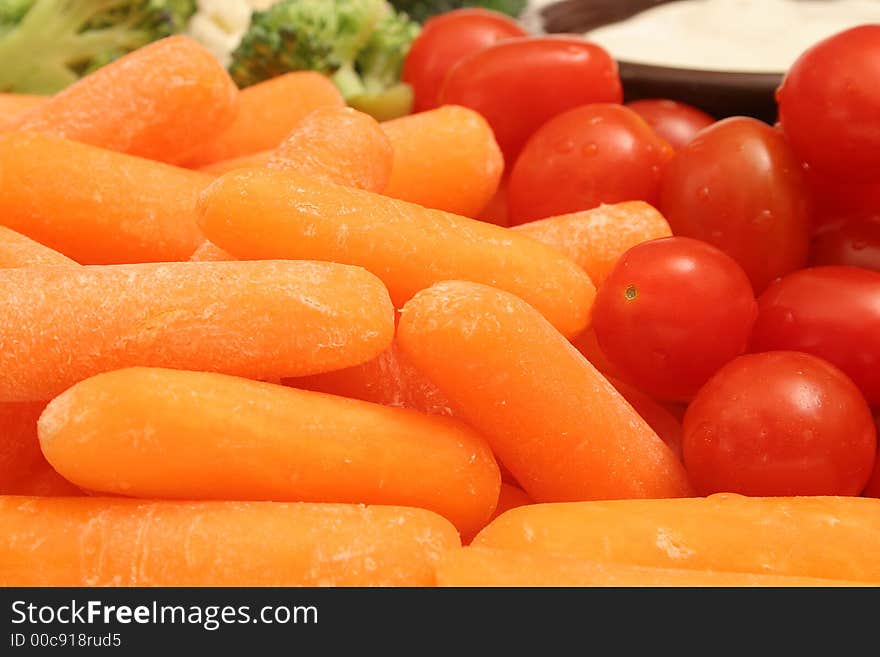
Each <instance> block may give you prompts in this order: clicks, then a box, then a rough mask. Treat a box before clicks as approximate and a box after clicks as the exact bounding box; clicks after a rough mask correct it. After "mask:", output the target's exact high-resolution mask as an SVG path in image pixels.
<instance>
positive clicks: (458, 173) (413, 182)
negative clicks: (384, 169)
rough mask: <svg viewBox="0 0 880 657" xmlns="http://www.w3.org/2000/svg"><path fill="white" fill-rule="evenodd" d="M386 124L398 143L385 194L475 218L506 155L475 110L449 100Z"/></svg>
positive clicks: (494, 186)
mask: <svg viewBox="0 0 880 657" xmlns="http://www.w3.org/2000/svg"><path fill="white" fill-rule="evenodd" d="M382 127H383V128H384V130H385V133H386V134H387V135H388V138H389V139H390V140H391V145H392V146H393V147H394V167H393V168H392V170H391V180H390V181H389V182H388V186H387V187H386V188H385V192H384V193H385V194H386V195H387V196H391V197H393V198H399V199H402V200H404V201H410V202H411V203H417V204H419V205H423V206H425V207H428V208H436V209H438V210H445V211H447V212H452V213H454V214H460V215H463V216H465V217H476V216H477V215H478V214H479V213H480V212H481V211H482V210H483V208H485V207H486V205H487V204H488V203H489V200H490V199H491V198H492V196H493V195H494V194H495V191H496V190H497V189H498V183H499V181H500V180H501V175H502V173H503V171H504V157H503V156H502V155H501V149H499V148H498V143H497V142H496V141H495V135H493V134H492V128H490V127H489V124H488V123H487V122H486V119H484V118H483V117H482V116H480V115H479V114H478V113H477V112H475V111H473V110H470V109H467V108H466V107H458V106H453V105H449V106H445V107H440V108H438V109H435V110H430V111H428V112H419V113H418V114H410V115H409V116H404V117H401V118H399V119H394V120H392V121H386V122H384V123H383V124H382Z"/></svg>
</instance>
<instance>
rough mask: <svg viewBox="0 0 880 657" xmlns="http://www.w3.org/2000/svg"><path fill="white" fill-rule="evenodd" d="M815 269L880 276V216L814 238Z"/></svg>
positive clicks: (845, 224) (861, 220)
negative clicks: (855, 269)
mask: <svg viewBox="0 0 880 657" xmlns="http://www.w3.org/2000/svg"><path fill="white" fill-rule="evenodd" d="M810 264H812V265H847V266H850V267H862V268H864V269H872V270H874V271H878V272H880V212H878V213H877V214H875V215H873V216H869V217H863V218H856V219H850V220H849V221H844V222H843V223H842V224H840V225H838V226H835V227H831V228H827V229H826V230H825V231H824V232H822V233H820V234H819V235H817V236H816V237H815V238H813V246H812V247H811V249H810Z"/></svg>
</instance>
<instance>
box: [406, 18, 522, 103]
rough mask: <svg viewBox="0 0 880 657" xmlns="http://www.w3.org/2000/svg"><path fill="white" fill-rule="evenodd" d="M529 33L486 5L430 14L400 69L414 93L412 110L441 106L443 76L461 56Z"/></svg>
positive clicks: (444, 76)
mask: <svg viewBox="0 0 880 657" xmlns="http://www.w3.org/2000/svg"><path fill="white" fill-rule="evenodd" d="M526 35H527V33H526V31H525V30H524V29H523V28H522V27H520V25H519V23H517V22H516V21H515V20H513V19H512V18H508V17H507V16H505V15H504V14H501V13H499V12H495V11H488V10H486V9H456V10H454V11H450V12H448V13H445V14H440V15H438V16H434V17H433V18H429V19H428V20H427V21H425V24H424V25H423V26H422V31H421V32H419V36H418V37H416V40H415V41H413V43H412V45H411V46H410V49H409V52H408V53H407V55H406V60H405V61H404V63H403V72H402V73H401V78H402V79H403V81H404V82H406V83H408V84H409V85H411V86H412V88H413V93H414V94H415V101H414V105H413V111H415V112H423V111H425V110H429V109H433V108H435V107H438V106H439V102H438V96H439V95H440V88H441V87H442V85H443V80H445V79H446V74H447V73H449V70H450V69H451V68H452V67H453V66H454V65H455V64H457V63H458V62H460V61H461V60H462V59H464V58H465V57H467V56H468V55H472V54H473V53H475V52H479V51H480V50H483V48H486V47H487V46H490V45H492V44H493V43H495V42H496V41H501V40H502V39H509V38H511V37H523V36H526Z"/></svg>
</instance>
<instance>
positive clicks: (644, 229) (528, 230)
mask: <svg viewBox="0 0 880 657" xmlns="http://www.w3.org/2000/svg"><path fill="white" fill-rule="evenodd" d="M514 230H518V231H522V232H523V233H525V234H526V235H529V236H531V237H533V238H535V239H536V240H538V241H539V242H544V243H545V244H549V245H550V246H553V247H556V248H557V249H559V250H560V251H562V252H563V253H564V254H565V255H567V256H568V257H569V258H571V259H572V260H573V261H574V262H576V263H577V264H578V265H579V266H580V267H581V268H583V269H584V271H586V272H587V273H588V274H589V275H590V278H591V279H593V283H595V284H596V287H599V286H600V285H602V283H604V282H605V279H606V278H608V274H610V273H611V270H612V269H613V268H614V264H615V263H616V262H617V260H618V259H619V258H620V256H622V255H623V254H624V253H625V252H626V251H628V250H629V249H630V248H632V247H634V246H635V245H636V244H639V243H641V242H646V241H648V240H653V239H658V238H660V237H669V236H670V235H672V231H671V230H670V228H669V224H668V223H666V219H664V218H663V215H662V214H660V213H659V212H658V211H657V210H655V209H654V208H653V207H652V206H650V205H648V204H647V203H644V202H643V201H627V202H625V203H616V204H614V205H602V206H599V207H598V208H593V209H592V210H586V211H584V212H573V213H572V214H564V215H560V216H558V217H548V218H547V219H540V220H538V221H532V222H529V223H527V224H520V225H519V226H516V227H515V229H514Z"/></svg>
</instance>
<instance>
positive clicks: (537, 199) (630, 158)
mask: <svg viewBox="0 0 880 657" xmlns="http://www.w3.org/2000/svg"><path fill="white" fill-rule="evenodd" d="M673 154H674V151H673V150H672V147H671V146H670V145H669V144H667V143H666V142H665V141H663V140H662V139H660V137H658V136H657V135H656V133H655V132H654V131H653V130H651V128H650V127H649V126H648V124H647V123H645V122H644V121H643V120H642V119H641V118H640V117H639V115H638V114H636V113H635V112H633V111H632V110H630V109H627V108H626V107H624V106H623V105H610V104H597V105H585V106H583V107H577V108H575V109H573V110H569V111H567V112H564V113H562V114H559V115H558V116H556V117H554V118H552V119H550V120H549V121H548V122H547V123H545V124H544V125H543V126H541V127H540V128H539V129H538V131H537V132H536V133H535V134H534V135H532V137H531V139H529V141H528V142H527V143H526V146H525V148H524V149H523V151H522V153H520V156H519V157H518V158H517V160H516V164H515V165H514V167H513V171H512V172H511V174H510V188H509V196H508V202H509V204H510V220H511V224H521V223H524V222H526V221H532V220H534V219H541V218H543V217H550V216H554V215H559V214H566V213H568V212H576V211H578V210H589V209H590V208H595V207H597V206H598V205H600V204H602V203H619V202H621V201H646V202H648V203H651V204H652V205H657V199H658V195H659V192H660V178H661V175H662V173H663V166H664V165H665V164H666V163H667V162H668V161H669V160H670V159H671V158H672V156H673Z"/></svg>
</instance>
